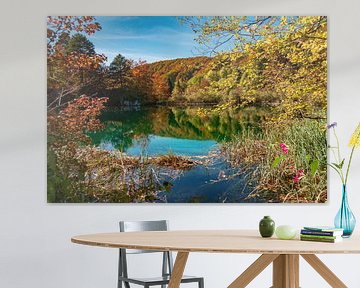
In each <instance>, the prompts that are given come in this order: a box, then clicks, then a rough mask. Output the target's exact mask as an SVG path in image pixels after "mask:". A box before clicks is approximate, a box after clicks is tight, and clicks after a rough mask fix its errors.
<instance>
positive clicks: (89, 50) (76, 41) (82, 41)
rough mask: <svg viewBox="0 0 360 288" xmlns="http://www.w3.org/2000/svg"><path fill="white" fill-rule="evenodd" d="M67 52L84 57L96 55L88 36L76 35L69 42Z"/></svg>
mask: <svg viewBox="0 0 360 288" xmlns="http://www.w3.org/2000/svg"><path fill="white" fill-rule="evenodd" d="M65 52H66V53H68V54H69V53H74V52H75V53H79V54H84V55H95V47H94V44H93V43H92V42H91V41H90V40H89V39H87V38H86V36H84V35H82V34H80V33H76V34H75V35H73V36H71V38H70V39H69V40H68V41H67V43H66V45H65Z"/></svg>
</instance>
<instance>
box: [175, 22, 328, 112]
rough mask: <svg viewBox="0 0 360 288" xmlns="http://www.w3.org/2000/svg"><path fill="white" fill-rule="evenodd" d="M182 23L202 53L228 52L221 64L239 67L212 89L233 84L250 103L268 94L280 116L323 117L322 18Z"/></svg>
mask: <svg viewBox="0 0 360 288" xmlns="http://www.w3.org/2000/svg"><path fill="white" fill-rule="evenodd" d="M181 21H182V22H184V23H187V24H189V25H190V27H191V28H192V29H193V31H194V32H195V33H196V34H197V41H198V43H199V44H200V45H201V47H202V48H203V51H206V52H208V53H219V52H221V51H222V49H225V48H228V47H232V53H227V54H224V53H223V54H221V55H223V56H222V58H223V61H228V62H229V61H230V63H240V62H241V64H240V65H238V68H239V69H233V71H228V72H227V73H226V74H224V75H222V77H221V80H220V81H213V82H214V83H213V85H212V86H213V88H214V89H215V90H216V89H220V90H221V86H222V84H224V85H225V86H227V85H229V86H231V85H232V86H233V87H232V89H236V90H238V91H239V95H238V97H239V98H241V101H243V102H245V103H248V104H251V103H255V102H257V101H258V100H259V97H263V96H266V95H268V96H272V97H276V98H277V99H278V100H277V102H275V103H273V104H276V106H277V108H278V111H279V113H280V115H282V117H290V118H291V117H309V118H321V117H325V116H326V111H325V109H326V98H327V93H326V92H327V91H326V87H327V19H326V17H324V16H292V17H290V16H284V17H280V16H259V17H248V16H240V17H235V16H234V17H230V16H221V17H183V18H181ZM224 47H225V48H224ZM220 59H221V58H220ZM232 66H233V67H236V65H232ZM221 82H223V83H221ZM214 84H216V85H214Z"/></svg>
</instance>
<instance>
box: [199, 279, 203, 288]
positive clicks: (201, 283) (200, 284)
mask: <svg viewBox="0 0 360 288" xmlns="http://www.w3.org/2000/svg"><path fill="white" fill-rule="evenodd" d="M199 288H204V279H200V280H199Z"/></svg>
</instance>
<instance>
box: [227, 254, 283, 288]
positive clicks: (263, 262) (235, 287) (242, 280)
mask: <svg viewBox="0 0 360 288" xmlns="http://www.w3.org/2000/svg"><path fill="white" fill-rule="evenodd" d="M278 256H279V255H278V254H263V255H261V256H260V257H259V258H258V259H257V260H256V261H255V262H254V263H252V264H251V265H250V266H249V267H248V268H247V269H246V270H245V271H244V272H243V273H242V274H241V275H240V276H239V277H238V278H236V280H235V281H234V282H232V283H231V284H230V285H229V286H228V288H244V287H246V286H247V285H249V283H250V282H251V281H252V280H254V278H255V277H256V276H257V275H259V274H260V273H261V272H262V271H263V270H264V269H265V268H266V267H267V266H269V264H270V263H271V262H273V261H274V260H275V259H276V258H277V257H278Z"/></svg>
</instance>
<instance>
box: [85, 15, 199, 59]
mask: <svg viewBox="0 0 360 288" xmlns="http://www.w3.org/2000/svg"><path fill="white" fill-rule="evenodd" d="M96 20H97V21H98V22H99V23H100V24H101V26H102V30H101V31H98V32H96V33H95V34H93V35H91V36H90V37H89V39H90V41H91V42H93V43H94V45H95V50H96V52H97V53H103V54H105V55H106V56H107V57H108V63H110V62H111V61H112V59H113V58H114V57H115V56H116V55H117V54H119V53H120V54H122V55H124V56H125V57H126V58H129V59H134V60H139V59H142V60H146V61H147V62H155V61H159V60H165V59H174V58H183V57H193V56H196V55H198V54H199V53H198V51H197V50H196V47H197V43H196V42H195V41H194V37H195V33H194V32H193V31H192V30H191V29H190V28H189V27H188V26H186V25H182V24H180V23H179V21H178V19H177V17H172V16H102V17H99V16H98V17H96Z"/></svg>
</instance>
